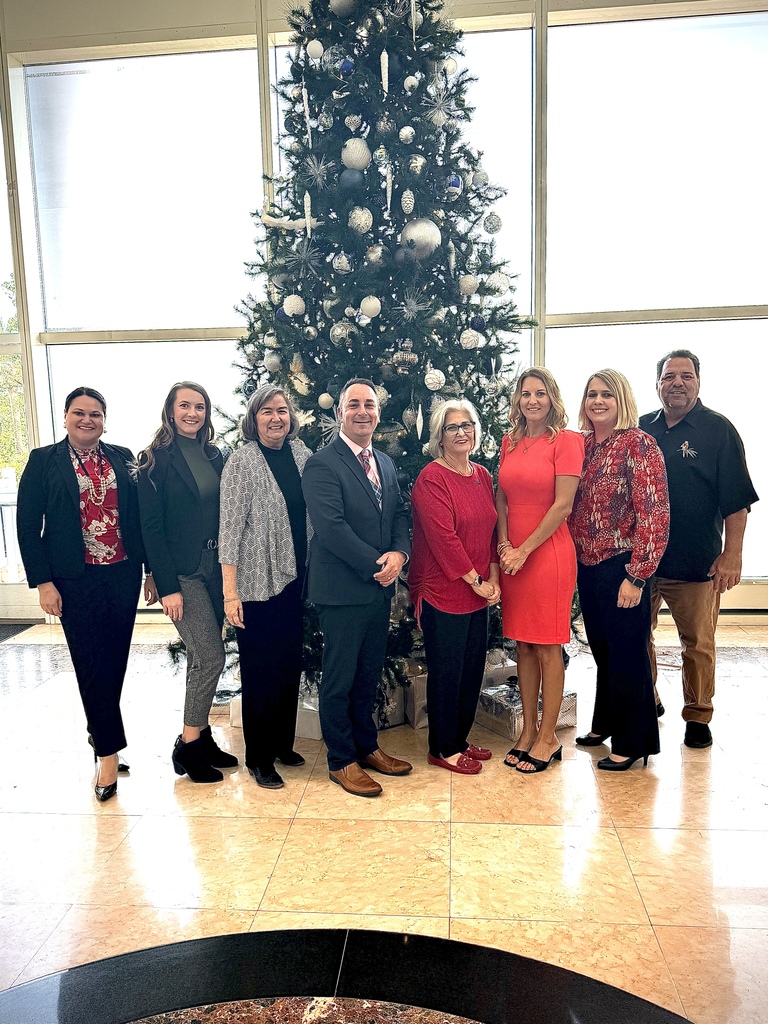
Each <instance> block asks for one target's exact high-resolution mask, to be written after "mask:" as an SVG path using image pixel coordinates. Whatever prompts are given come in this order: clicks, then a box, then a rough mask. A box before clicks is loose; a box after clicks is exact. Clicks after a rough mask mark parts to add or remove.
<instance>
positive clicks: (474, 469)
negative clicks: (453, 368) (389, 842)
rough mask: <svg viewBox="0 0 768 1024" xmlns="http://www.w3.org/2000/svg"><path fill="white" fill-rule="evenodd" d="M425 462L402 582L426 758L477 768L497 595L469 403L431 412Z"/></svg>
mask: <svg viewBox="0 0 768 1024" xmlns="http://www.w3.org/2000/svg"><path fill="white" fill-rule="evenodd" d="M429 435H430V436H429V450H430V453H431V454H432V455H433V457H434V462H430V463H429V465H428V466H425V467H424V469H423V470H422V471H421V473H419V475H418V477H417V479H416V483H415V484H414V485H413V494H412V496H411V507H412V510H413V550H412V552H411V564H410V569H409V572H408V586H409V587H410V591H411V598H412V600H413V603H414V607H415V610H416V619H417V621H418V622H419V625H420V626H421V629H422V631H423V633H424V652H425V654H426V659H427V706H428V708H429V757H428V760H429V763H430V764H432V765H436V766H437V767H438V768H445V769H447V770H448V771H451V772H458V773H459V774H461V775H477V774H478V772H479V771H480V770H481V768H482V762H483V761H487V760H488V758H490V756H491V751H490V750H488V749H486V748H484V747H476V746H475V745H474V744H471V743H469V742H468V740H467V737H468V735H469V730H470V729H471V728H472V724H473V722H474V720H475V711H476V710H477V699H478V697H479V695H480V686H481V684H482V681H483V672H484V669H485V654H486V648H487V641H488V608H489V606H490V605H492V604H496V603H497V601H498V600H499V565H498V559H497V555H496V551H495V548H494V544H493V541H494V534H495V528H496V509H495V506H494V500H493V481H492V480H491V475H490V473H489V472H488V470H487V469H484V468H483V467H482V466H479V465H478V464H477V463H475V462H471V461H470V455H471V454H472V453H473V452H475V451H477V448H478V447H479V445H480V422H479V420H478V418H477V412H476V411H475V408H474V406H472V405H470V403H469V402H466V401H463V400H450V401H447V402H444V403H442V404H441V405H439V406H438V407H437V408H436V409H435V411H434V412H433V413H432V417H431V419H430V424H429Z"/></svg>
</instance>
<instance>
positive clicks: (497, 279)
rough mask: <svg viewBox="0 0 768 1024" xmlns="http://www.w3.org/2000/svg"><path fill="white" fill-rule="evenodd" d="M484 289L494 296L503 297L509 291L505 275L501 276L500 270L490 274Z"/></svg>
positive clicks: (507, 279)
mask: <svg viewBox="0 0 768 1024" xmlns="http://www.w3.org/2000/svg"><path fill="white" fill-rule="evenodd" d="M485 284H486V287H487V288H488V289H490V291H492V292H493V294H494V295H504V294H505V293H506V292H508V291H509V278H508V277H507V275H506V274H502V273H501V271H500V270H497V271H496V272H495V273H493V274H491V275H490V276H489V277H488V278H487V279H486V282H485Z"/></svg>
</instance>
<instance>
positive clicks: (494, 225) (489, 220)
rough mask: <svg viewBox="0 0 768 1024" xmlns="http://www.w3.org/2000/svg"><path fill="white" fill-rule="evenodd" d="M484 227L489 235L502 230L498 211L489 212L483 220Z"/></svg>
mask: <svg viewBox="0 0 768 1024" xmlns="http://www.w3.org/2000/svg"><path fill="white" fill-rule="evenodd" d="M483 227H484V228H485V230H486V231H487V232H488V234H489V235H495V234H496V232H497V231H501V217H500V216H499V215H498V213H489V214H488V216H487V217H486V218H485V220H484V221H483Z"/></svg>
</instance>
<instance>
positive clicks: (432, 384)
mask: <svg viewBox="0 0 768 1024" xmlns="http://www.w3.org/2000/svg"><path fill="white" fill-rule="evenodd" d="M443 384H445V374H444V373H443V371H442V370H435V369H434V368H433V367H430V368H429V369H428V370H427V372H426V373H425V374H424V385H425V387H428V388H429V390H430V391H439V390H440V388H441V387H442V386H443Z"/></svg>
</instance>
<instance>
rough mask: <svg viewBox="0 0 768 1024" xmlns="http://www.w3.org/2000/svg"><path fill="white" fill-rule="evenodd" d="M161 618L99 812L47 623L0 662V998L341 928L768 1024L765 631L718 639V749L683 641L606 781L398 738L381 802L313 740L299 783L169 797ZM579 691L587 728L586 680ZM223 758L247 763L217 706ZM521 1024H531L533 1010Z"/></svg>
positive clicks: (142, 650)
mask: <svg viewBox="0 0 768 1024" xmlns="http://www.w3.org/2000/svg"><path fill="white" fill-rule="evenodd" d="M166 635H167V630H166V627H164V626H163V625H162V624H158V625H157V626H155V625H140V626H137V628H136V635H135V642H136V648H135V651H134V655H133V657H132V663H131V668H130V671H129V676H128V679H127V681H126V687H125V696H124V709H125V716H126V723H127V730H128V735H129V739H130V741H131V742H130V746H129V748H128V750H127V751H126V752H125V753H126V757H127V759H128V761H129V762H130V763H131V767H132V771H131V774H130V776H128V777H124V778H121V779H120V788H119V792H118V796H117V797H116V798H115V799H114V800H111V801H109V803H107V804H104V805H100V804H98V803H97V802H96V801H95V799H94V797H93V795H92V788H91V783H92V762H91V760H90V757H89V754H90V751H89V748H88V747H87V745H86V744H85V742H84V735H85V733H84V723H83V717H82V711H81V709H80V705H79V701H78V698H77V694H76V689H75V682H74V676H73V673H72V671H71V665H70V663H69V661H68V657H67V654H66V650H65V649H62V647H61V634H60V631H59V629H58V627H48V626H38V627H34V628H33V629H32V630H29V631H28V632H26V633H24V634H22V635H21V636H17V637H14V638H12V639H11V640H10V641H7V642H6V643H3V644H0V713H1V714H2V721H3V741H2V744H0V940H1V942H0V987H10V986H13V985H18V984H20V983H22V982H25V981H28V980H31V979H34V978H39V977H41V976H43V975H46V974H49V973H51V972H54V971H60V970H63V969H65V968H68V967H71V966H74V965H78V964H84V963H88V962H90V961H94V960H98V959H101V958H103V957H108V956H114V955H116V954H121V953H125V952H129V951H133V950H141V949H145V948H147V947H151V946H157V945H160V944H163V943H172V942H177V941H179V940H183V939H192V938H201V937H208V936H217V935H223V934H228V933H238V932H255V931H268V930H274V929H290V928H352V929H367V928H370V929H376V930H380V931H393V932H404V933H408V934H421V935H429V936H437V937H443V938H451V939H458V940H461V941H463V942H468V943H476V944H479V945H482V946H487V947H497V948H499V949H503V950H508V951H512V952H516V953H520V954H522V955H524V956H528V957H532V958H534V959H538V960H541V961H543V962H547V963H550V964H554V965H559V966H562V967H567V968H569V969H570V970H572V971H578V972H580V973H583V974H584V975H586V976H588V977H591V978H596V979H598V980H601V981H605V982H607V983H609V984H611V985H614V986H617V987H619V988H622V989H625V990H626V991H628V992H631V993H634V994H636V995H638V996H641V997H642V998H644V999H648V1000H650V1001H651V1002H653V1003H656V1004H657V1005H659V1006H662V1007H665V1008H667V1009H669V1010H672V1011H674V1012H676V1013H678V1014H681V1015H683V1016H687V1017H688V1018H689V1019H690V1020H693V1021H696V1022H697V1024H727V1022H736V1021H739V1022H741V1024H758V1022H760V1024H762V1022H764V1021H765V1020H766V1016H767V1015H768V1011H767V1010H766V1007H768V961H767V958H766V957H765V949H766V943H767V941H768V858H767V857H766V855H765V850H766V849H767V848H768V786H767V785H766V782H767V781H768V772H767V771H766V769H767V768H768V753H767V752H766V747H765V744H764V742H763V740H764V737H765V735H766V734H767V731H768V704H767V702H766V683H767V682H768V627H764V626H749V625H745V626H738V625H724V626H721V628H720V630H719V634H718V642H719V646H720V652H721V660H720V672H719V680H718V693H717V697H716V705H717V711H716V715H715V719H714V722H713V733H714V736H715V744H714V746H713V747H712V748H711V749H710V750H704V751H698V750H689V749H688V748H686V747H684V746H683V745H682V737H683V724H682V721H681V719H680V717H679V710H680V704H681V699H680V683H679V669H678V668H677V667H676V663H677V662H678V661H679V658H678V657H677V656H676V655H675V653H674V647H675V637H674V633H673V631H672V630H667V631H666V634H665V638H664V640H663V642H664V643H665V644H667V645H668V646H669V651H668V653H667V654H666V656H665V658H664V665H663V668H662V673H663V677H662V679H661V680H660V692H661V697H662V700H663V702H664V704H665V705H666V707H667V714H666V716H665V717H664V718H663V719H662V720H661V732H662V753H661V754H660V755H659V756H658V757H656V758H653V759H652V761H651V764H650V765H649V767H648V768H647V769H643V768H641V767H636V768H635V769H633V770H632V771H631V772H628V773H624V774H618V775H616V774H614V775H609V774H607V773H602V772H598V771H596V770H595V767H594V764H595V761H596V760H597V758H598V757H600V756H602V755H603V754H604V753H605V750H603V749H598V750H595V751H587V750H581V749H577V748H576V747H575V746H574V745H573V736H574V735H575V733H576V731H577V730H565V731H563V732H562V734H561V738H562V740H563V742H564V759H563V762H562V764H555V765H553V767H552V768H551V769H550V770H549V771H547V772H546V773H544V774H542V775H537V776H533V777H523V776H521V775H520V774H519V773H515V772H512V771H509V770H508V769H506V768H505V767H504V765H503V763H502V761H503V754H504V752H505V750H506V748H507V746H509V744H508V743H506V742H505V740H504V739H503V738H502V737H500V736H496V735H494V734H492V733H487V732H484V731H483V730H480V729H478V730H477V732H476V734H475V735H474V736H473V739H474V740H475V741H476V742H482V743H483V744H484V745H487V746H490V747H491V748H492V749H493V751H494V758H493V760H492V761H491V762H490V763H488V764H487V765H486V767H485V769H484V771H483V772H482V774H481V775H480V776H478V777H476V778H464V777H458V776H454V775H451V774H449V773H447V772H444V771H441V770H440V769H438V768H431V767H428V766H427V764H426V735H425V733H424V732H423V731H418V732H415V731H414V730H412V729H411V728H410V727H408V726H401V727H398V728H396V729H392V730H389V731H388V732H387V733H386V734H383V735H382V740H381V742H382V746H383V747H384V748H385V749H386V750H388V751H389V752H391V753H394V754H400V755H402V756H406V757H409V758H411V759H413V760H414V763H415V764H416V768H415V770H414V772H413V773H412V774H411V775H409V776H407V777H405V778H401V779H392V780H384V781H385V793H384V795H383V796H382V797H380V798H378V799H376V800H369V801H366V800H360V799H355V798H354V797H350V796H348V795H347V794H345V793H344V792H343V791H342V790H340V789H339V788H338V787H336V786H332V785H331V784H330V782H329V781H328V778H327V774H326V769H325V763H324V759H323V754H322V744H321V743H320V742H319V741H314V740H301V741H299V742H298V749H300V750H301V751H302V752H303V753H304V755H305V757H306V758H307V765H306V767H304V768H301V769H285V770H284V775H285V778H286V782H287V785H286V787H285V789H283V790H279V791H276V792H268V791H265V790H262V789H259V788H258V787H257V786H256V785H255V783H254V782H253V780H252V779H250V777H249V776H248V775H247V773H246V772H245V771H244V770H243V769H241V770H236V771H234V772H231V773H227V775H226V778H225V780H224V782H223V783H222V784H221V785H218V786H195V785H194V784H192V783H190V782H189V781H188V780H187V779H186V778H182V779H178V778H177V777H176V776H175V774H174V773H173V769H172V767H171V765H170V759H169V753H170V748H171V746H172V744H173V740H174V738H175V736H176V734H177V732H178V731H179V726H180V708H181V704H182V696H183V693H182V691H183V682H182V679H181V677H180V676H178V675H174V673H173V670H172V669H171V668H170V667H169V666H168V662H167V657H166V654H165V651H164V648H163V642H164V638H165V636H166ZM567 678H568V682H569V684H570V685H571V687H572V688H574V689H576V690H577V692H578V694H579V705H578V711H579V727H580V729H586V728H588V726H589V718H590V711H591V702H592V688H593V685H594V666H593V663H592V660H591V658H590V656H589V655H588V654H583V653H580V654H578V655H577V656H576V657H575V658H574V659H573V660H572V663H571V667H570V669H569V671H568V677H567ZM214 724H215V731H216V734H217V737H218V739H219V741H220V742H221V743H222V744H223V745H228V746H230V747H231V749H233V750H234V751H235V752H236V753H238V754H240V753H241V752H242V737H241V734H240V733H239V732H238V731H237V730H233V729H230V727H229V724H228V717H227V716H226V715H225V714H224V713H223V712H221V713H220V714H219V717H218V718H216V719H215V720H214ZM522 1016H523V1017H524V1014H523V1015H522Z"/></svg>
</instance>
